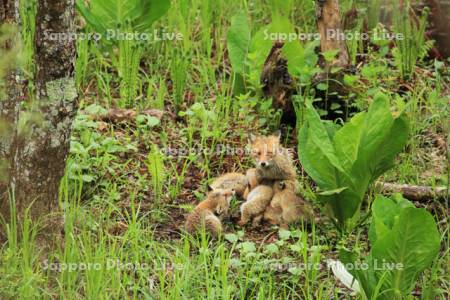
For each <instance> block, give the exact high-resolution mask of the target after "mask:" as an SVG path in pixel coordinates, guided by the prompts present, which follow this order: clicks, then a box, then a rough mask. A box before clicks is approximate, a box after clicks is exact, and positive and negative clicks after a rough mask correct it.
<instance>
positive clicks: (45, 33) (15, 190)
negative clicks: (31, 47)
mask: <svg viewBox="0 0 450 300" xmlns="http://www.w3.org/2000/svg"><path fill="white" fill-rule="evenodd" d="M18 2H19V1H18V0H0V3H1V6H2V7H3V8H4V9H5V12H6V13H4V14H3V16H8V15H10V16H15V17H14V18H13V19H12V20H13V23H16V24H17V25H19V26H20V20H19V13H18V11H16V10H17V9H18V7H19V5H18ZM74 14H75V7H74V0H38V3H37V15H36V34H35V36H36V38H35V63H36V67H37V68H36V74H35V75H34V78H35V88H36V95H35V97H25V95H24V93H23V92H21V91H24V90H25V86H24V85H25V84H24V83H22V82H20V81H19V82H18V80H19V79H20V76H17V72H20V71H15V72H16V74H13V75H15V76H13V78H10V79H11V80H8V86H7V91H8V92H7V94H8V96H7V97H6V99H4V100H3V101H2V103H1V104H0V105H1V117H2V119H3V120H5V121H4V123H6V124H8V125H7V126H9V128H10V131H11V134H10V135H9V136H10V137H11V138H10V139H9V140H6V139H2V141H1V147H0V149H1V150H2V152H1V155H2V159H3V160H4V161H5V162H6V163H7V172H6V180H5V181H4V183H3V184H2V185H1V191H0V192H1V195H2V198H1V201H2V203H1V204H2V205H1V210H0V214H2V215H3V217H4V218H5V219H6V220H8V217H9V214H10V213H9V205H8V202H9V199H8V194H13V195H14V198H15V202H16V209H17V212H18V215H19V216H22V215H23V212H24V209H26V208H27V207H29V206H30V205H32V206H31V208H30V215H31V217H32V219H37V218H38V217H41V216H46V215H48V214H49V213H53V212H56V211H57V208H58V191H59V185H60V181H61V178H62V176H63V174H64V169H65V165H66V158H67V154H68V150H69V142H70V134H71V126H72V121H73V119H74V117H75V114H76V111H77V92H76V88H75V79H74V63H75V57H76V52H75V41H74V40H71V39H64V38H59V39H50V38H49V33H62V34H65V35H66V36H68V35H67V34H68V33H71V32H73V31H74V30H75V27H74ZM1 21H2V22H11V18H2V20H1ZM60 36H61V37H63V35H60ZM30 99H34V100H32V101H31V100H30ZM24 103H27V105H26V106H25V107H26V108H24V105H23V104H24ZM30 116H31V117H30ZM24 123H25V124H26V126H25V127H24V128H25V130H24V129H23V126H21V125H19V124H24ZM52 227H53V228H54V229H56V228H55V226H53V225H52Z"/></svg>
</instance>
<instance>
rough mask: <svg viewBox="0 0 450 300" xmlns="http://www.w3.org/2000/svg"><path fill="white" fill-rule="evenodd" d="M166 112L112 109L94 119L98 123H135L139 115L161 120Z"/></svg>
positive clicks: (94, 116) (95, 116)
mask: <svg viewBox="0 0 450 300" xmlns="http://www.w3.org/2000/svg"><path fill="white" fill-rule="evenodd" d="M163 114H164V112H163V111H162V110H159V109H146V110H143V111H136V110H133V109H124V108H110V109H109V110H108V111H107V112H106V113H105V114H100V115H92V118H93V119H94V120H97V121H103V122H111V123H122V122H130V121H134V120H135V118H136V116H137V115H147V116H152V117H155V118H157V119H158V120H161V118H162V116H163Z"/></svg>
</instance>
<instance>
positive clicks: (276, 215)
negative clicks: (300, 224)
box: [264, 180, 313, 228]
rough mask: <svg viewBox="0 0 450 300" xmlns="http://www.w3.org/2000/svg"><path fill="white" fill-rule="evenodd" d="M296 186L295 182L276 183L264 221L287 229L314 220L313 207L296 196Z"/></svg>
mask: <svg viewBox="0 0 450 300" xmlns="http://www.w3.org/2000/svg"><path fill="white" fill-rule="evenodd" d="M296 185H297V182H296V181H295V180H282V181H276V182H275V183H274V185H273V190H274V196H273V198H272V201H271V202H270V205H269V206H268V207H267V208H266V210H265V212H264V220H266V221H268V222H269V223H270V224H273V225H280V227H282V228H287V227H288V225H289V224H291V223H293V222H296V221H299V220H302V219H303V220H310V219H312V217H313V214H312V210H311V207H310V206H309V204H308V203H307V202H306V201H305V200H303V199H302V198H301V197H299V196H298V195H297V194H296V189H297V187H296Z"/></svg>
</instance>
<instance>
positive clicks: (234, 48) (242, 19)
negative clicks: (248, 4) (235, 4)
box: [227, 12, 251, 75]
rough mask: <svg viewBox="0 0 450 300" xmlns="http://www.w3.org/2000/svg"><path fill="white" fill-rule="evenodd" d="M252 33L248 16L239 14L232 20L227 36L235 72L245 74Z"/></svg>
mask: <svg viewBox="0 0 450 300" xmlns="http://www.w3.org/2000/svg"><path fill="white" fill-rule="evenodd" d="M250 39H251V33H250V26H249V25H248V22H247V15H246V14H245V13H243V12H242V13H239V14H237V15H235V16H234V17H233V18H232V19H231V26H230V29H229V30H228V35H227V48H228V54H229V57H230V61H231V66H232V67H233V71H234V72H235V73H238V74H241V75H242V74H244V73H245V60H246V58H247V53H248V48H249V45H250Z"/></svg>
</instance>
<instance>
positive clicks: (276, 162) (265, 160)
mask: <svg viewBox="0 0 450 300" xmlns="http://www.w3.org/2000/svg"><path fill="white" fill-rule="evenodd" d="M249 142H250V149H251V156H252V158H253V159H254V160H255V164H256V170H257V176H259V177H260V178H262V179H273V180H286V179H292V180H294V179H295V177H296V172H295V167H294V163H293V161H292V157H291V153H289V151H288V149H286V148H284V147H283V146H281V145H280V134H277V135H270V136H254V135H250V138H249Z"/></svg>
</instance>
